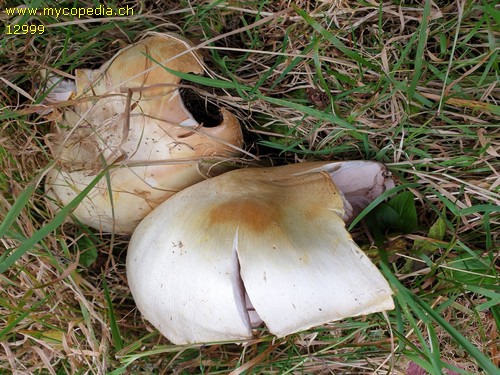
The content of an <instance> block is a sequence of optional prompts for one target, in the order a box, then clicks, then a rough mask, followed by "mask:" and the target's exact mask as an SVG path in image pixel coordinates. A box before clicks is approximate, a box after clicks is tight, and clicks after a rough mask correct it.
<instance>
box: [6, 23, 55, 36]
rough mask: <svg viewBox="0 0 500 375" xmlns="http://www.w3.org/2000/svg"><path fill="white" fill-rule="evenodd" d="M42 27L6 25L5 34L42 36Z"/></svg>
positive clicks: (43, 29) (43, 28)
mask: <svg viewBox="0 0 500 375" xmlns="http://www.w3.org/2000/svg"><path fill="white" fill-rule="evenodd" d="M44 31H45V27H44V26H43V25H7V27H6V28H5V32H6V33H7V34H9V35H25V34H32V35H33V34H43V33H44Z"/></svg>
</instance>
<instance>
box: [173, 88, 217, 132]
mask: <svg viewBox="0 0 500 375" xmlns="http://www.w3.org/2000/svg"><path fill="white" fill-rule="evenodd" d="M186 84H187V85H189V87H187V85H186ZM179 92H180V95H181V98H182V101H183V103H184V106H185V107H186V109H187V110H188V111H189V112H190V113H191V114H192V115H193V117H194V119H195V120H196V121H197V122H198V123H200V124H202V125H203V126H204V127H207V128H213V127H215V126H218V125H220V124H221V123H222V120H223V118H222V115H221V114H220V110H219V107H217V106H216V105H215V104H213V103H211V102H210V101H208V100H207V98H206V97H203V96H202V95H200V93H199V92H198V91H197V90H196V89H195V88H194V87H193V86H192V83H191V82H181V86H180V88H179Z"/></svg>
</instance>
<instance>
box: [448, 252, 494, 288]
mask: <svg viewBox="0 0 500 375" xmlns="http://www.w3.org/2000/svg"><path fill="white" fill-rule="evenodd" d="M447 265H448V267H447V268H446V272H447V273H449V274H450V278H452V279H453V280H456V281H457V282H459V283H463V284H470V285H482V286H485V285H498V275H497V272H496V270H495V264H494V263H493V262H492V261H491V260H490V259H488V258H487V257H484V256H483V257H482V256H481V255H480V254H475V255H471V254H468V253H467V254H460V255H458V257H457V258H455V259H454V260H453V261H452V262H448V264H447Z"/></svg>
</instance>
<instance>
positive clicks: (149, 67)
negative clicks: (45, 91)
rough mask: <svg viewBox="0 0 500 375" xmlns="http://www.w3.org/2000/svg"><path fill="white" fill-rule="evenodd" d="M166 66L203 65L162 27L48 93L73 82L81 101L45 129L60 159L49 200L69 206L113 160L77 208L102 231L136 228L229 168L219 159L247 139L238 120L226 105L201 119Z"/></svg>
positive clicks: (50, 178)
mask: <svg viewBox="0 0 500 375" xmlns="http://www.w3.org/2000/svg"><path fill="white" fill-rule="evenodd" d="M165 68H167V69H169V70H174V71H179V72H184V73H188V72H189V73H195V74H201V73H203V66H202V64H201V62H200V58H199V56H197V55H196V54H195V53H194V52H192V51H191V50H190V45H189V44H188V43H187V42H186V41H184V40H183V39H181V38H180V37H177V36H175V35H167V34H156V35H154V36H150V37H148V38H145V39H143V40H141V41H140V42H139V43H137V44H135V45H132V46H128V47H126V48H124V49H123V50H121V51H120V52H118V53H117V54H116V55H115V56H114V57H113V58H112V59H111V60H110V61H109V62H108V63H106V64H104V65H103V66H102V67H101V68H100V69H98V70H89V69H85V70H77V71H76V73H75V76H76V79H75V81H74V82H73V81H71V80H67V79H64V80H60V82H59V84H58V85H57V86H56V87H55V88H54V90H52V93H49V95H48V102H51V101H52V102H54V101H58V100H66V99H68V98H69V97H70V95H68V92H71V91H72V90H73V92H72V93H71V97H72V98H73V101H74V102H75V103H76V104H74V105H73V106H71V107H66V108H64V110H63V114H62V119H61V120H60V121H59V122H58V123H57V126H56V127H55V131H54V134H52V135H51V136H50V137H48V142H49V145H50V148H51V151H52V153H53V155H54V157H55V158H56V160H57V161H58V167H57V168H54V169H53V170H51V172H49V173H48V175H47V178H46V193H47V196H48V197H49V199H50V203H49V204H50V205H51V206H52V207H54V208H55V209H57V207H59V206H65V205H67V204H68V203H69V202H70V201H71V200H73V199H74V198H75V197H76V196H77V195H78V194H79V193H80V192H81V191H82V190H83V189H84V188H85V187H86V186H88V185H89V183H90V182H91V181H92V180H93V179H94V178H95V177H96V175H97V172H98V171H100V170H101V169H102V168H109V178H103V179H102V180H100V181H99V182H98V183H97V185H96V186H95V187H94V188H93V189H92V191H91V192H90V193H89V194H88V196H86V198H84V200H83V201H82V202H81V203H80V204H79V206H78V207H77V208H76V210H75V211H74V212H73V215H74V217H76V218H77V219H78V220H79V221H80V222H82V223H84V224H86V225H89V226H92V227H94V228H97V229H100V230H101V231H103V232H116V233H132V231H133V230H134V228H135V227H136V226H137V224H138V223H139V222H140V220H141V219H142V218H143V217H144V216H146V214H148V213H149V212H150V211H151V210H152V209H153V208H154V207H156V206H157V205H159V204H160V203H161V202H163V201H164V200H166V199H167V198H169V197H170V196H171V195H173V194H174V193H176V192H178V191H180V190H182V189H184V188H185V187H187V186H190V185H192V184H194V183H196V182H199V181H201V180H203V179H204V178H206V177H207V176H208V175H209V174H210V175H214V174H217V173H221V172H223V171H225V170H227V169H228V167H227V166H223V165H221V164H223V163H221V162H222V161H224V160H227V159H230V158H231V157H234V156H235V155H237V154H238V153H239V150H240V149H241V147H242V144H243V139H242V133H241V128H240V125H239V122H238V120H237V119H236V117H235V116H234V115H232V114H231V113H230V112H229V111H228V110H226V109H224V108H222V109H220V113H218V114H215V117H216V119H215V120H216V121H215V123H213V119H212V118H210V117H213V116H212V115H207V117H206V118H203V119H201V120H200V119H199V118H195V116H194V115H193V114H192V113H191V112H190V111H189V110H188V109H187V108H186V105H185V103H184V101H183V99H182V95H181V91H180V90H179V85H180V81H181V80H180V78H179V77H177V76H176V75H174V74H172V73H171V72H169V71H167V69H165ZM56 80H57V79H56V78H54V77H53V76H51V77H49V82H51V83H54V82H56ZM209 120H210V121H209ZM108 181H109V186H108ZM110 195H111V196H110Z"/></svg>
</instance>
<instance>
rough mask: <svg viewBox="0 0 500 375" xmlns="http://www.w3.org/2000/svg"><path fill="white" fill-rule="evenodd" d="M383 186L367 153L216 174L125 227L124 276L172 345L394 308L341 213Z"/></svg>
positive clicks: (386, 184)
mask: <svg viewBox="0 0 500 375" xmlns="http://www.w3.org/2000/svg"><path fill="white" fill-rule="evenodd" d="M392 186H393V181H392V179H391V178H390V177H389V176H388V173H387V169H386V168H385V166H384V165H382V164H380V163H377V162H364V161H352V162H349V161H347V162H306V163H301V164H295V165H287V166H281V167H273V168H248V169H240V170H234V171H230V172H227V173H225V174H222V175H220V176H217V177H214V178H212V179H209V180H205V181H203V182H200V183H198V184H195V185H193V186H191V187H189V188H186V189H184V190H182V191H181V192H179V193H177V194H175V195H174V196H173V197H171V198H170V199H169V200H167V201H166V202H164V203H162V204H161V205H160V206H159V207H157V208H156V209H155V210H153V211H152V212H151V213H150V214H149V215H148V216H146V218H145V219H144V220H143V221H142V222H141V223H140V224H139V226H138V227H137V229H136V230H135V231H134V233H133V235H132V238H131V241H130V244H129V248H128V253H127V278H128V283H129V287H130V289H131V292H132V295H133V297H134V300H135V302H136V305H137V307H138V309H139V310H140V312H141V313H142V315H143V316H144V317H145V318H146V319H147V320H149V321H150V322H151V323H152V324H153V326H155V327H156V328H157V329H158V330H159V331H160V332H161V333H162V334H163V335H164V336H166V337H167V338H168V339H169V340H170V341H171V342H173V343H174V344H188V343H205V342H214V341H226V340H231V341H234V340H245V339H249V338H251V337H252V328H254V327H255V326H257V325H258V324H259V323H260V322H264V324H265V325H266V326H267V328H268V329H269V331H270V332H271V333H273V334H274V335H277V336H280V337H281V336H285V335H288V334H291V333H295V332H299V331H302V330H305V329H308V328H311V327H313V326H318V325H321V324H324V323H326V322H330V321H335V320H338V319H342V318H345V317H352V316H358V315H364V314H369V313H374V312H380V311H384V310H389V309H393V308H394V305H393V300H392V292H391V288H390V287H389V285H388V283H387V281H386V280H385V279H384V277H383V276H382V275H381V273H380V272H379V271H378V269H377V268H376V267H375V266H374V265H373V263H371V261H370V260H369V258H368V257H367V256H366V255H365V254H364V253H363V251H362V250H361V249H360V248H359V247H358V246H357V245H356V244H355V243H354V241H353V240H352V238H351V236H350V235H349V233H348V232H347V230H346V229H345V223H344V221H348V220H351V219H352V218H353V215H354V214H355V213H356V212H359V210H361V209H363V208H364V207H366V205H367V204H369V203H370V202H371V201H372V200H373V199H375V198H376V197H377V196H379V195H380V194H381V193H382V192H384V191H385V190H387V189H388V188H390V187H392Z"/></svg>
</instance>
